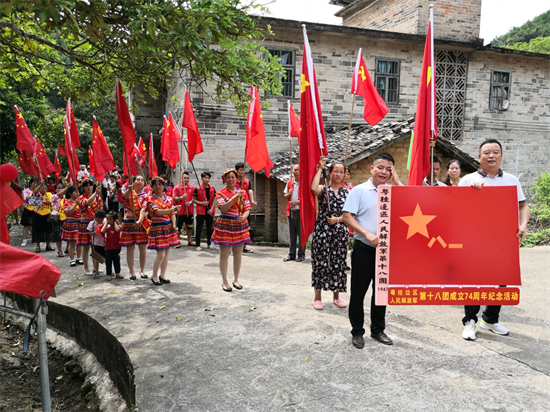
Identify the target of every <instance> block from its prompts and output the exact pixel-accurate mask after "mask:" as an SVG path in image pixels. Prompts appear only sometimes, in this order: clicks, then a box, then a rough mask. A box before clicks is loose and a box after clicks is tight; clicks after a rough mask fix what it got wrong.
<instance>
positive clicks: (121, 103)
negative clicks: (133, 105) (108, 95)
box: [116, 79, 136, 155]
mask: <svg viewBox="0 0 550 412" xmlns="http://www.w3.org/2000/svg"><path fill="white" fill-rule="evenodd" d="M116 113H117V117H118V125H119V127H120V133H122V145H123V147H124V150H125V151H126V153H127V154H128V155H130V153H132V151H133V150H134V144H135V143H136V132H135V130H134V123H132V118H131V117H130V111H129V110H128V105H127V104H126V99H125V98H124V94H123V93H122V85H121V84H120V81H119V80H118V79H117V81H116Z"/></svg>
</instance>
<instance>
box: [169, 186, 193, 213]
mask: <svg viewBox="0 0 550 412" xmlns="http://www.w3.org/2000/svg"><path fill="white" fill-rule="evenodd" d="M193 190H195V187H194V186H192V185H187V186H186V187H185V190H184V188H183V185H182V184H179V185H176V186H175V187H174V192H173V196H171V197H172V198H173V197H180V196H185V194H187V196H186V197H185V198H183V199H181V200H180V201H179V203H175V202H174V203H175V204H176V205H181V209H180V211H179V212H178V215H180V216H181V215H185V216H193V206H194V205H193V204H191V206H189V207H187V208H186V207H185V203H186V202H191V201H192V200H193ZM167 195H168V194H167ZM186 199H187V200H186Z"/></svg>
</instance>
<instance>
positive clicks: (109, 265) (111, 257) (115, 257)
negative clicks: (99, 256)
mask: <svg viewBox="0 0 550 412" xmlns="http://www.w3.org/2000/svg"><path fill="white" fill-rule="evenodd" d="M113 265H114V266H115V273H120V249H111V250H106V251H105V267H106V270H107V276H111V275H112V274H113Z"/></svg>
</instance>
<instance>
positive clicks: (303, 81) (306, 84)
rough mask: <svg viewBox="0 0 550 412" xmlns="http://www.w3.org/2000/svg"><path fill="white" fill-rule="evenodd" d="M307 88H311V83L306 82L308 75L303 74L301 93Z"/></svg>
mask: <svg viewBox="0 0 550 412" xmlns="http://www.w3.org/2000/svg"><path fill="white" fill-rule="evenodd" d="M307 86H309V82H308V81H307V80H306V75H305V74H303V73H302V90H301V92H300V93H303V92H305V91H306V87H307Z"/></svg>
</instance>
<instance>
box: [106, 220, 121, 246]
mask: <svg viewBox="0 0 550 412" xmlns="http://www.w3.org/2000/svg"><path fill="white" fill-rule="evenodd" d="M119 241H120V231H118V232H117V231H116V230H115V228H114V226H108V227H107V229H106V230H105V250H113V249H120V244H119Z"/></svg>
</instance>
